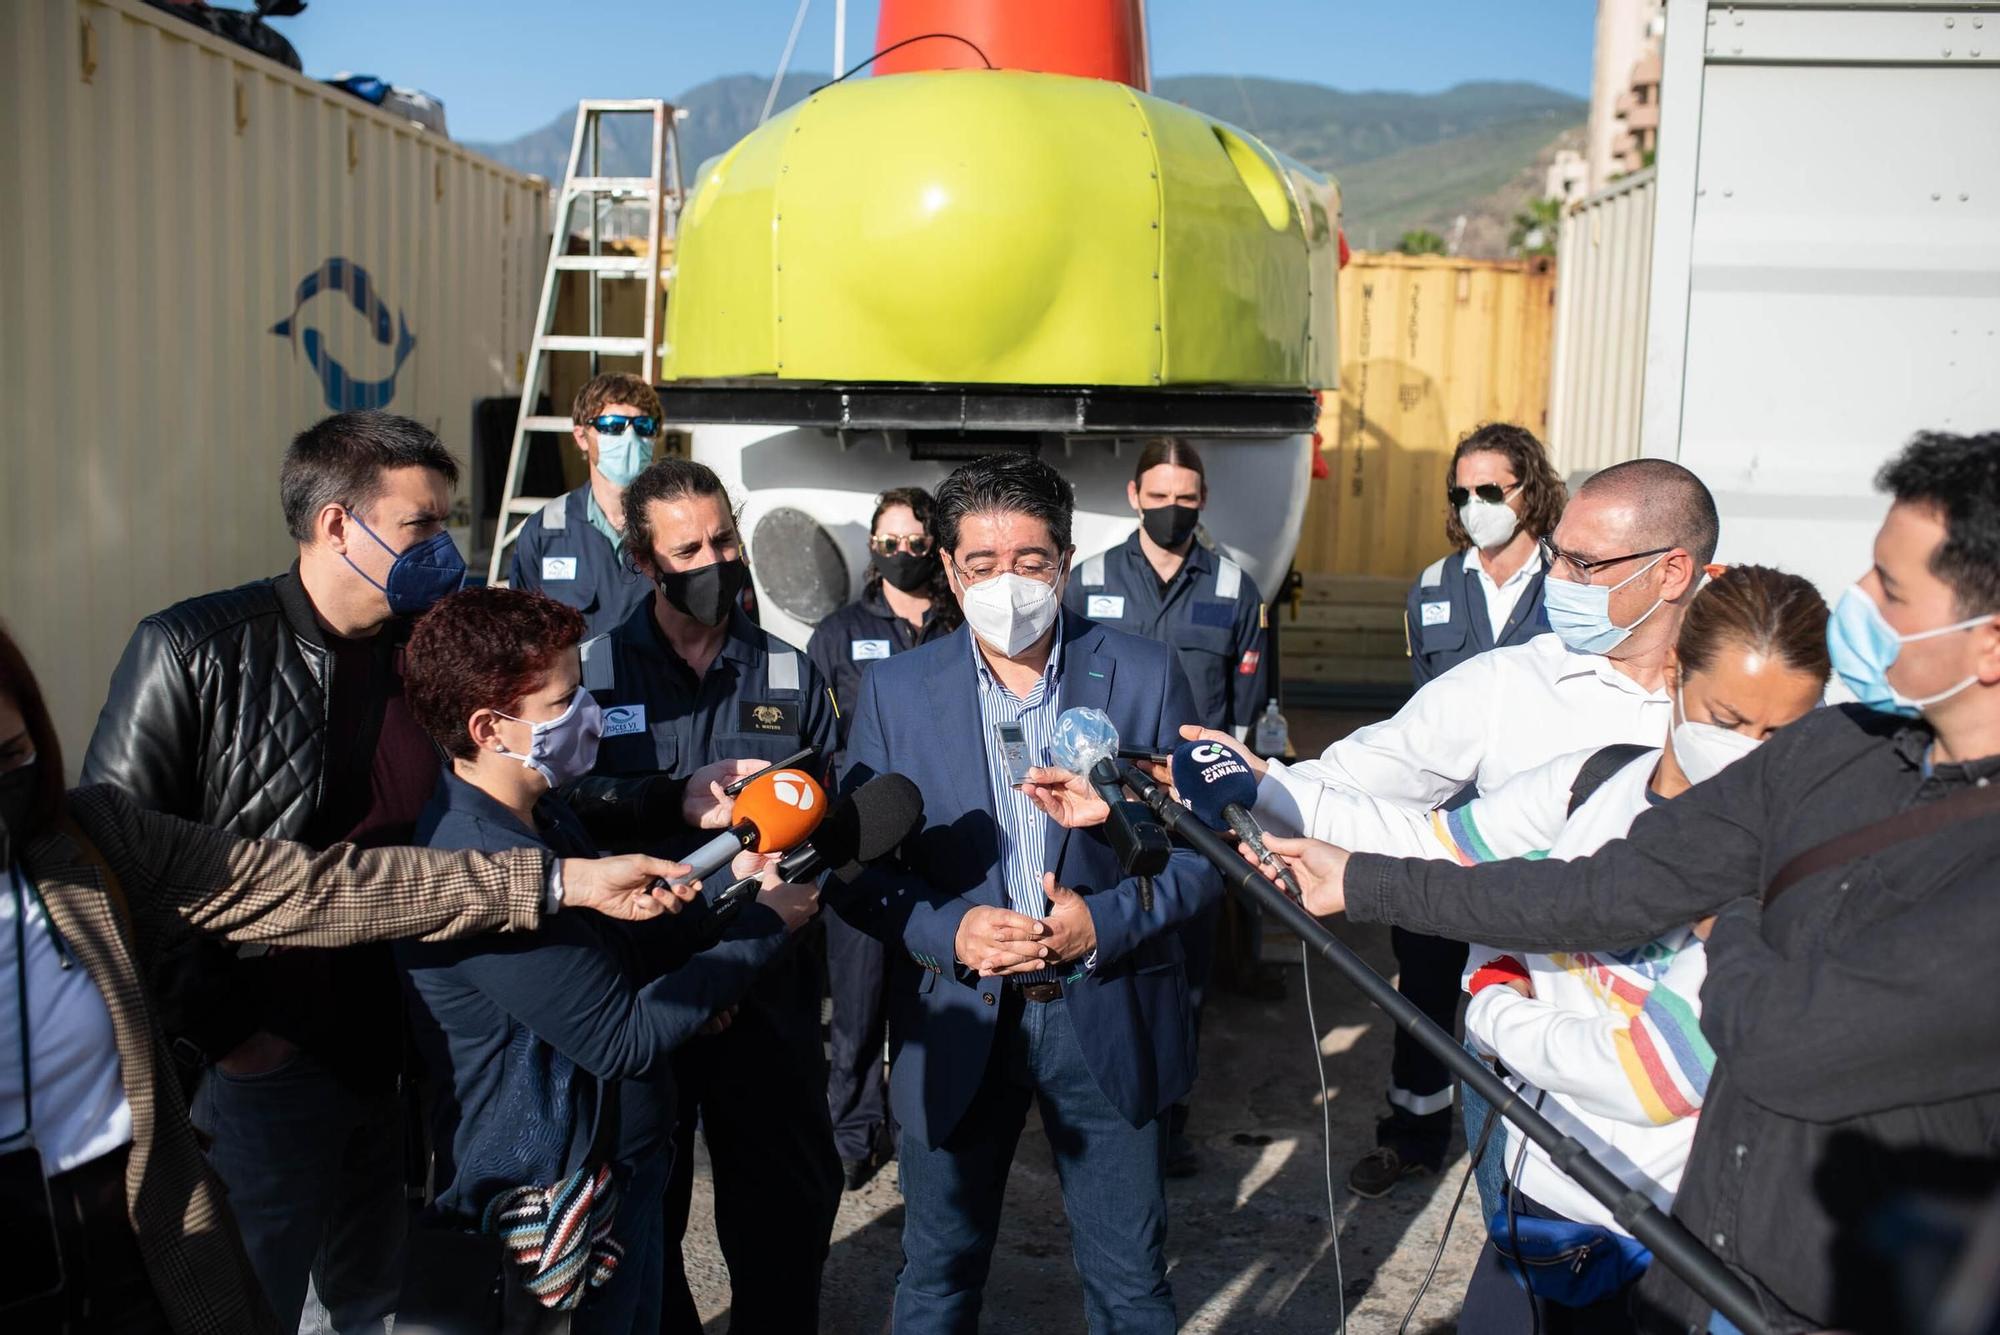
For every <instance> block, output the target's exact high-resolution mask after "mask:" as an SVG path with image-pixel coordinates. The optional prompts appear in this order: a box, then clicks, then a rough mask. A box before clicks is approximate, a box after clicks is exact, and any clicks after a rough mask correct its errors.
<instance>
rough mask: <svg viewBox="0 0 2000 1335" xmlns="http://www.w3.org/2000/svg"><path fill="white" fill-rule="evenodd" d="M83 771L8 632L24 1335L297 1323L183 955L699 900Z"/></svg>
mask: <svg viewBox="0 0 2000 1335" xmlns="http://www.w3.org/2000/svg"><path fill="white" fill-rule="evenodd" d="M62 775H63V762H62V753H61V749H60V747H59V746H58V744H57V740H56V730H55V725H54V723H53V722H51V721H50V718H49V711H48V708H47V706H46V705H45V704H44V703H43V701H42V693H41V688H40V686H39V685H38V684H37V682H36V681H35V677H34V674H33V673H32V672H31V671H29V668H28V664H27V661H26V659H25V657H24V656H23V655H22V653H21V651H20V650H19V649H18V648H17V647H16V646H15V644H14V641H13V639H12V638H11V637H10V636H9V635H8V634H7V633H6V631H5V629H4V628H0V978H7V979H8V980H9V981H8V982H7V983H5V984H0V988H4V989H5V990H4V991H3V992H0V996H4V997H6V1000H5V1001H4V1002H0V1010H4V1011H5V1012H8V1013H9V1014H10V1017H11V1018H10V1019H9V1020H8V1021H7V1027H8V1028H9V1029H12V1030H14V1031H16V1034H17V1035H18V1038H16V1037H15V1036H14V1035H10V1036H9V1038H8V1039H7V1040H6V1041H7V1043H8V1048H9V1051H10V1052H11V1053H12V1060H8V1061H6V1063H5V1064H4V1065H0V1218H4V1220H5V1237H6V1246H7V1252H8V1257H7V1273H8V1274H9V1276H11V1277H12V1279H11V1280H10V1285H9V1289H8V1291H7V1293H6V1294H5V1295H4V1299H0V1302H4V1305H5V1308H6V1323H7V1329H9V1330H70V1331H83V1332H92V1331H113V1330H116V1331H128V1330H144V1331H153V1330H173V1331H177V1332H183V1333H184V1335H252V1332H263V1331H270V1330H273V1329H276V1328H277V1322H276V1321H275V1319H274V1317H273V1315H272V1311H271V1306H270V1304H269V1303H268V1302H267V1301H266V1299H265V1296H264V1291H263V1289H262V1287H261V1286H260V1285H259V1284H258V1281H257V1277H256V1275H255V1273H254V1272H253V1271H252V1269H251V1262H250V1257H249V1256H248V1254H247V1253H246V1252H245V1250H244V1245H243V1240H242V1235H241V1234H240V1233H239V1232H238V1229H237V1221H236V1215H235V1211H234V1208H233V1206H232V1202H231V1201H230V1199H229V1194H228V1193H227V1192H226V1191H225V1190H224V1188H223V1185H222V1182H221V1180H220V1178H219V1177H218V1175H217V1174H216V1172H215V1170H214V1169H213V1168H212V1167H211V1166H210V1164H209V1162H208V1160H207V1159H206V1157H205V1156H204V1155H203V1152H202V1146H201V1144H200V1142H199V1141H198V1140H197V1138H196V1132H195V1128H194V1126H193V1124H192V1123H191V1122H190V1121H189V1120H188V1111H187V1101H186V1099H185V1098H184V1097H183V1096H182V1094H181V1090H180V1087H179V1082H178V1079H177V1076H176V1072H175V1068H174V1061H173V1058H172V1056H170V1055H169V1050H168V1047H167V1038H166V1035H165V1033H164V1032H163V1030H162V1027H161V1024H160V1019H159V1017H160V1013H161V1006H160V998H159V997H158V995H157V994H155V993H154V991H153V989H152V988H151V986H149V984H148V981H147V967H148V966H149V965H151V964H154V963H156V962H157V961H158V960H159V958H160V956H161V953H162V952H163V950H165V949H167V948H168V947H169V945H170V944H171V943H172V942H174V941H175V940H177V939H180V938H184V937H186V936H189V935H191V934H199V935H201V936H205V937H212V938H218V939H225V940H230V941H238V942H246V943H257V944H273V945H287V946H291V945H306V946H321V947H325V946H340V945H347V944H350V943H352V942H358V941H374V940H382V939H385V938H388V937H394V936H426V937H432V938H443V937H449V936H459V935H464V934H466V933H472V932H486V931H499V930H503V929H512V930H514V931H519V932H532V931H533V930H534V929H535V928H536V927H538V926H541V925H544V924H546V923H549V922H552V921H554V920H555V918H556V917H560V918H569V917H572V916H577V917H588V916H589V915H585V914H575V915H573V914H572V912H571V909H572V907H574V906H577V905H583V906H587V907H593V908H598V909H601V910H603V911H605V912H608V913H615V914H618V915H619V916H625V917H646V916H650V915H656V914H659V913H661V912H663V911H665V910H667V909H677V908H679V903H678V902H677V901H676V900H675V899H674V898H672V897H667V898H664V899H663V898H660V897H658V896H656V895H655V894H654V893H653V892H652V891H651V890H650V889H649V888H648V887H649V884H650V883H651V882H652V880H653V879H654V878H655V877H660V876H674V875H677V874H679V873H681V872H684V871H685V870H686V868H684V867H681V866H678V865H676V864H673V863H665V862H659V861H656V860H654V859H652V858H614V859H608V860H606V861H604V862H587V861H578V860H574V859H572V860H567V861H564V862H561V863H557V862H555V861H553V860H552V859H551V858H550V857H549V855H548V854H547V853H546V852H544V851H542V850H537V849H525V848H524V849H521V850H519V851H516V852H511V853H504V854H499V855H488V854H483V853H437V852H424V851H419V850H412V849H407V848H384V849H375V850H369V851H363V850H360V849H357V848H356V847H354V846H353V845H351V844H344V843H343V844H336V845H334V846H333V847H331V848H328V849H326V850H325V851H323V852H315V851H314V850H312V849H310V848H307V847H305V846H302V845H300V844H297V843H285V842H280V841H278V840H254V839H243V838H239V837H237V836H235V835H232V834H228V833H225V832H224V831H221V830H216V829H211V828H209V827H207V826H204V825H197V824H194V823H193V822H190V821H183V820H179V819H177V818H175V817H172V816H167V815H162V814H159V813H156V812H151V811H147V810H145V809H144V808H142V807H140V806H138V805H137V804H136V803H134V802H133V801H132V800H131V799H129V798H128V797H126V796H125V795H124V794H123V793H122V792H120V791H119V790H117V789H116V788H112V787H110V786H108V785H95V786H90V787H85V788H79V789H76V790H74V791H72V792H69V793H65V792H64V790H63V780H62ZM681 893H682V895H683V896H685V895H687V894H688V893H689V891H687V890H683V891H682V892H681ZM558 907H560V908H561V909H562V912H561V913H560V914H556V910H557V908H558ZM551 915H555V916H554V917H552V916H551Z"/></svg>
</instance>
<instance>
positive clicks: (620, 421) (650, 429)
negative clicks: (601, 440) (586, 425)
mask: <svg viewBox="0 0 2000 1335" xmlns="http://www.w3.org/2000/svg"><path fill="white" fill-rule="evenodd" d="M590 424H591V425H592V426H594V427H596V428H597V429H598V430H599V431H602V432H604V433H605V434H606V435H611V436H616V435H621V434H623V432H624V430H625V428H626V427H628V426H629V427H631V428H632V429H633V430H634V431H636V432H638V433H639V434H640V435H641V436H644V437H646V438H647V439H649V440H650V439H651V438H652V437H653V436H654V435H656V434H657V433H658V432H659V430H660V419H659V418H657V417H627V416H626V415H625V414H624V413H605V414H603V415H602V416H599V417H593V418H591V419H590Z"/></svg>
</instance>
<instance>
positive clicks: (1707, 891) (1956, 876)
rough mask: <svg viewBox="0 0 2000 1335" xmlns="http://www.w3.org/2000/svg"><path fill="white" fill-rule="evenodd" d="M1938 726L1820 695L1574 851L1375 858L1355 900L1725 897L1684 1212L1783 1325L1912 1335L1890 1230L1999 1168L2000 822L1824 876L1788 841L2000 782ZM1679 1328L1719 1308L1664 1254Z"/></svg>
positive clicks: (1616, 934)
mask: <svg viewBox="0 0 2000 1335" xmlns="http://www.w3.org/2000/svg"><path fill="white" fill-rule="evenodd" d="M1930 744H1931V733H1930V731H1929V730H1928V729H1927V728H1926V727H1925V726H1924V725H1922V724H1921V723H1916V722H1913V721H1910V720H1906V719H1901V718H1896V717H1894V716H1891V715H1888V714H1880V713H1876V712H1874V711H1872V710H1868V709H1863V708H1861V707H1860V706H1858V705H1848V706H1843V707H1840V708H1835V709H1816V710H1814V711H1813V712H1812V713H1810V714H1808V715H1807V716H1806V717H1805V718H1803V719H1800V720H1799V721H1798V722H1797V723H1794V724H1792V725H1791V726H1790V727H1788V728H1784V729H1782V730H1780V731H1779V732H1778V733H1777V734H1776V735H1774V736H1773V737H1772V738H1771V740H1770V741H1768V742H1766V743H1765V744H1764V745H1763V746H1761V747H1759V748H1757V750H1755V751H1753V752H1752V753H1751V754H1749V755H1748V756H1745V757H1744V758H1743V759H1742V760H1739V761H1737V762H1736V763H1735V764H1733V765H1731V766H1730V767H1729V768H1728V769H1726V770H1724V771H1723V772H1722V773H1721V774H1719V775H1717V776H1716V777H1715V778H1713V779H1710V780H1708V781H1707V782H1706V783H1701V784H1697V785H1696V786H1695V787H1694V788H1693V789H1692V790H1691V791H1689V792H1688V793H1687V794H1686V795H1684V796H1682V797H1678V798H1676V799H1674V800H1673V801H1671V802H1668V803H1665V804H1663V805H1661V806H1658V807H1655V808H1652V809H1651V810H1648V811H1643V812H1641V813H1640V814H1639V818H1638V819H1637V820H1636V821H1634V822H1633V824H1632V831H1631V835H1630V837H1629V838H1627V839H1624V840H1620V841H1618V842H1615V843H1612V844H1608V845H1606V846H1605V847H1604V848H1603V849H1602V850H1601V851H1600V852H1598V853H1597V854H1596V855H1595V856H1594V857H1588V858H1579V859H1577V860H1576V861H1573V862H1560V861H1554V860H1550V861H1545V862H1523V861H1510V862H1494V863H1487V864H1484V865H1481V866H1476V867H1458V866H1454V865H1452V864H1450V863H1448V862H1433V861H1423V860H1402V859H1394V858H1386V857H1379V856H1375V855H1372V854H1360V853H1357V854H1355V855H1354V857H1353V858H1352V859H1351V860H1350V861H1349V862H1348V864H1347V910H1348V914H1349V915H1350V916H1351V917H1353V918H1355V919H1356V920H1358V921H1363V922H1388V923H1394V924H1396V925H1397V926H1399V927H1403V928H1407V929H1410V930H1413V931H1419V932H1431V933H1434V934H1437V935H1441V936H1449V937H1454V938H1457V939H1459V940H1472V941H1482V942H1486V943H1488V944H1490V945H1494V946H1498V947H1501V948H1503V949H1527V950H1542V951H1548V950H1591V949H1601V948H1607V947H1622V946H1630V945H1635V944H1637V943H1639V942H1642V941H1646V940H1649V939H1651V938H1652V937H1654V936H1657V935H1658V934H1659V933H1661V932H1662V931H1665V930H1666V929H1668V928H1670V927H1681V926H1685V925H1687V924H1688V923H1691V922H1694V921H1696V920H1697V919H1699V918H1701V917H1703V916H1705V915H1707V914H1710V913H1717V914H1718V916H1717V918H1716V922H1715V927H1714V930H1713V931H1712V932H1711V933H1710V935H1709V939H1708V981H1707V983H1706V984H1705V985H1704V986H1703V988H1702V993H1701V1002H1702V1014H1701V1030H1702V1033H1703V1035H1705V1036H1706V1038H1707V1039H1708V1042H1709V1044H1710V1046H1711V1047H1713V1048H1714V1050H1715V1055H1716V1069H1715V1075H1714V1078H1713V1080H1712V1081H1711V1083H1710V1085H1709V1089H1708V1098H1707V1100H1706V1102H1705V1103H1704V1105H1703V1107H1702V1111H1701V1125H1700V1129H1699V1131H1698V1133H1697V1134H1696V1136H1695V1141H1694V1148H1693V1151H1692V1153H1691V1155H1690V1157H1689V1159H1688V1166H1687V1170H1686V1172H1685V1173H1684V1174H1683V1176H1682V1178H1681V1185H1680V1192H1679V1194H1678V1195H1677V1197H1676V1198H1675V1200H1674V1214H1675V1215H1676V1216H1678V1217H1679V1218H1680V1219H1681V1220H1682V1222H1684V1223H1685V1224H1686V1225H1687V1226H1688V1227H1689V1228H1690V1229H1691V1230H1693V1232H1694V1234H1695V1236H1696V1237H1698V1238H1699V1239H1701V1241H1702V1242H1703V1243H1704V1244H1706V1245H1707V1246H1708V1247H1709V1248H1710V1249H1711V1250H1713V1251H1714V1252H1715V1253H1716V1254H1718V1255H1719V1256H1721V1257H1722V1259H1723V1260H1724V1261H1725V1262H1727V1263H1728V1264H1729V1265H1730V1266H1731V1267H1732V1268H1733V1269H1735V1270H1736V1271H1737V1273H1738V1274H1740V1275H1742V1276H1743V1277H1745V1278H1746V1279H1748V1280H1750V1281H1751V1283H1752V1286H1753V1287H1754V1288H1755V1289H1756V1290H1757V1292H1758V1295H1759V1297H1760V1298H1761V1299H1762V1301H1763V1305H1764V1308H1765V1311H1766V1312H1767V1314H1768V1315H1769V1318H1770V1321H1771V1328H1772V1329H1773V1330H1775V1331H1781V1332H1791V1331H1801V1330H1822V1329H1826V1328H1828V1327H1835V1328H1838V1329H1842V1330H1855V1331H1867V1332H1874V1331H1885V1330H1901V1329H1908V1328H1909V1327H1908V1325H1907V1323H1906V1322H1904V1321H1903V1320H1902V1319H1901V1315H1900V1314H1899V1313H1898V1312H1896V1310H1895V1309H1894V1306H1893V1304H1894V1302H1895V1300H1896V1297H1897V1286H1896V1285H1895V1284H1894V1283H1892V1282H1891V1281H1890V1278H1889V1276H1888V1273H1887V1272H1886V1270H1885V1269H1884V1267H1883V1266H1882V1265H1881V1264H1880V1263H1879V1262H1880V1251H1881V1249H1882V1248H1883V1245H1884V1239H1885V1238H1889V1239H1894V1238H1897V1237H1899V1236H1900V1237H1901V1238H1902V1239H1904V1240H1906V1241H1907V1240H1909V1239H1911V1237H1912V1231H1911V1230H1912V1226H1910V1225H1908V1224H1907V1223H1906V1222H1902V1221H1907V1220H1909V1219H1912V1218H1915V1217H1917V1213H1918V1212H1921V1211H1922V1210H1924V1209H1925V1208H1927V1207H1932V1206H1934V1205H1935V1203H1936V1202H1937V1201H1938V1199H1939V1198H1946V1199H1951V1198H1956V1199H1957V1200H1959V1201H1966V1200H1972V1201H1977V1200H1980V1199H1982V1198H1984V1197H1985V1196H1986V1195H1987V1193H1989V1192H1991V1191H1993V1190H1994V1189H1995V1187H1996V1186H2000V1061H1996V1060H1995V1059H1994V1054H1995V1053H1996V1052H2000V1003H1996V1002H1995V1000H1994V990H1993V987H1992V986H1991V983H1990V981H1989V980H1990V975H1991V973H1992V969H1993V961H1994V960H1995V959H1996V958H2000V913H1997V912H1995V911H1994V901H1993V884H1994V882H1993V867H1994V865H1995V861H1996V859H2000V821H1996V820H1993V819H1991V818H1986V819H1980V820H1972V821H1966V822H1963V823H1961V824H1958V825H1954V826H1952V827H1950V828H1949V829H1946V830H1944V831H1942V832H1940V833H1936V834H1932V835H1929V836H1927V837H1924V838H1920V839H1912V840H1910V841H1908V842H1906V843H1902V844H1898V845H1896V846H1895V847H1893V848H1888V849H1885V850H1883V851H1882V852H1879V853H1877V854H1874V855H1873V856H1870V857H1866V858H1862V859H1859V860H1857V861H1854V862H1851V863H1849V864H1847V865H1846V866H1843V867H1836V868H1833V869H1831V870H1827V871H1822V872H1819V873H1817V874H1815V875H1812V876H1808V877H1806V878H1805V879H1803V880H1801V881H1799V883H1798V884H1797V885H1796V886H1794V887H1793V888H1791V889H1790V890H1789V891H1787V892H1786V894H1785V895H1784V897H1783V898H1782V899H1779V900H1777V901H1776V902H1775V903H1774V904H1773V905H1772V907H1771V908H1770V910H1769V911H1768V912H1767V911H1766V910H1765V909H1764V908H1763V905H1762V903H1761V900H1762V892H1763V889H1764V887H1765V886H1766V885H1767V884H1768V883H1769V882H1770V880H1771V879H1772V877H1774V876H1775V875H1776V874H1777V872H1778V871H1779V869H1780V868H1782V867H1783V866H1784V865H1785V864H1786V863H1787V862H1789V861H1791V859H1792V858H1794V857H1796V856H1798V855H1799V854H1800V853H1803V852H1805V851H1806V850H1807V849H1809V848H1813V847H1815V846H1817V845H1819V844H1823V843H1825V842H1827V841H1828V840H1830V839H1832V838H1834V837H1835V836H1837V835H1840V834H1844V833H1846V832H1848V831H1850V830H1853V829H1857V828H1859V827H1861V826H1864V825H1868V824H1870V823H1872V822H1874V821H1877V820H1880V819H1882V818H1884V817H1887V816H1890V815H1893V814H1894V813H1896V812H1898V811H1901V810H1904V809H1906V808H1908V807H1911V806H1914V805H1917V804H1920V803H1924V802H1930V801H1935V800H1936V799H1938V798H1940V797H1943V796H1945V795H1947V794H1949V793H1952V792H1956V791H1959V790H1962V789H1964V788H1966V787H1968V786H1970V785H1974V784H1979V785H1984V784H1987V783H1990V782H1993V781H1994V780H1995V778H1996V776H2000V756H1996V757H1989V758H1987V759H1985V760H1979V761H1974V762H1972V763H1969V764H1964V765H1939V766H1936V767H1935V768H1933V767H1932V766H1931V765H1930V764H1929V763H1928V762H1927V760H1926V755H1927V751H1928V748H1929V747H1930ZM1641 1296H1642V1298H1645V1299H1648V1300H1650V1303H1651V1305H1652V1306H1653V1309H1654V1310H1655V1311H1656V1312H1663V1313H1664V1314H1666V1315H1667V1316H1668V1317H1669V1320H1667V1321H1666V1322H1664V1323H1661V1324H1664V1325H1665V1326H1666V1327H1667V1328H1670V1329H1675V1330H1685V1331H1700V1330H1704V1329H1706V1317H1707V1306H1708V1305H1707V1304H1706V1303H1705V1302H1703V1301H1702V1300H1701V1299H1700V1298H1698V1297H1697V1296H1696V1295H1695V1294H1694V1293H1693V1292H1692V1291H1691V1290H1690V1289H1689V1288H1688V1287H1687V1286H1686V1284H1685V1283H1684V1282H1683V1281H1681V1280H1680V1279H1678V1278H1677V1277H1676V1276H1675V1275H1674V1273H1673V1271H1672V1270H1670V1269H1669V1268H1668V1267H1667V1266H1666V1265H1665V1264H1663V1263H1660V1262H1658V1261H1656V1262H1655V1263H1654V1264H1653V1267H1652V1269H1651V1270H1649V1271H1648V1272H1647V1274H1646V1279H1645V1281H1644V1285H1643V1287H1642V1289H1641Z"/></svg>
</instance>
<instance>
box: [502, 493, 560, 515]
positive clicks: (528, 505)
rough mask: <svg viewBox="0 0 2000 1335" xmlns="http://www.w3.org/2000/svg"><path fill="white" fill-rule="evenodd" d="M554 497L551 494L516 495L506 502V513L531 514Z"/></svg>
mask: <svg viewBox="0 0 2000 1335" xmlns="http://www.w3.org/2000/svg"><path fill="white" fill-rule="evenodd" d="M554 499H555V497H553V496H516V497H515V498H514V499H513V500H511V501H509V502H507V513H508V514H510V515H531V514H533V513H534V512H535V511H537V510H539V509H541V508H542V507H543V506H545V505H547V504H548V503H549V502H550V501H552V500H554Z"/></svg>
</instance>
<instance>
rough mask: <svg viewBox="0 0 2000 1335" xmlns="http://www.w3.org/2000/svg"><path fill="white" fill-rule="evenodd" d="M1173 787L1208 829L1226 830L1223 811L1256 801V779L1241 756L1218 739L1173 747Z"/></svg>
mask: <svg viewBox="0 0 2000 1335" xmlns="http://www.w3.org/2000/svg"><path fill="white" fill-rule="evenodd" d="M1173 770H1174V790H1175V791H1176V792H1178V793H1179V794H1180V795H1181V796H1182V797H1184V798H1186V799H1187V804H1188V806H1189V808H1190V809H1192V810H1193V812H1194V814H1195V818H1196V819H1197V820H1199V821H1200V822H1201V823H1202V824H1203V825H1206V826H1207V827H1208V828H1209V829H1211V830H1226V829H1228V828H1229V821H1228V820H1227V818H1225V817H1224V816H1223V814H1222V810H1223V808H1224V807H1227V806H1229V805H1230V804H1232V803H1234V804H1235V805H1237V806H1241V807H1243V808H1245V809H1246V810H1247V809H1248V808H1250V807H1254V806H1256V805H1257V779H1256V776H1254V775H1253V774H1251V773H1250V767H1249V766H1248V765H1246V764H1244V763H1243V758H1242V757H1241V756H1239V755H1237V754H1236V753H1235V752H1234V751H1232V750H1230V749H1229V748H1228V747H1226V746H1224V745H1223V744H1222V743H1220V742H1182V743H1181V744H1180V745H1179V746H1177V747H1175V748H1174V760H1173Z"/></svg>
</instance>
